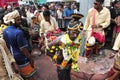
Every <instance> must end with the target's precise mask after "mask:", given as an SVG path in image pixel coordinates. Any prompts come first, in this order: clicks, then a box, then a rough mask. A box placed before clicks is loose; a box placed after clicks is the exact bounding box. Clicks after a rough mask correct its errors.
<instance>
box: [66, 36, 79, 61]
mask: <svg viewBox="0 0 120 80" xmlns="http://www.w3.org/2000/svg"><path fill="white" fill-rule="evenodd" d="M65 38H66V44H65V48H66V49H67V51H68V55H70V57H71V58H72V59H73V60H74V61H76V60H77V57H78V55H79V53H80V46H81V36H80V35H78V37H77V38H76V39H75V40H74V41H72V40H71V39H70V38H69V35H68V34H66V35H65Z"/></svg>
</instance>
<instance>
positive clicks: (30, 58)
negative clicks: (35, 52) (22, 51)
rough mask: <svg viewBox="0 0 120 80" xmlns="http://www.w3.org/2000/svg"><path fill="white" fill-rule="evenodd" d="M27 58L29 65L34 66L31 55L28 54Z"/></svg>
mask: <svg viewBox="0 0 120 80" xmlns="http://www.w3.org/2000/svg"><path fill="white" fill-rule="evenodd" d="M28 59H29V61H30V64H31V66H32V67H33V68H34V59H33V58H32V56H29V57H28Z"/></svg>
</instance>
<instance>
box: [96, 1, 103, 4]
mask: <svg viewBox="0 0 120 80" xmlns="http://www.w3.org/2000/svg"><path fill="white" fill-rule="evenodd" d="M96 1H97V2H100V3H102V4H103V3H104V0H96Z"/></svg>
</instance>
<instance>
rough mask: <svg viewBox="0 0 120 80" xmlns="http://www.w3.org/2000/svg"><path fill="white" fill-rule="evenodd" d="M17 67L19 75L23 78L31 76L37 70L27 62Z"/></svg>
mask: <svg viewBox="0 0 120 80" xmlns="http://www.w3.org/2000/svg"><path fill="white" fill-rule="evenodd" d="M19 67H20V73H21V75H22V76H23V77H25V78H28V77H31V76H33V75H34V74H35V73H36V71H37V70H36V69H34V68H33V67H32V66H31V65H30V63H29V62H28V63H26V64H23V65H19Z"/></svg>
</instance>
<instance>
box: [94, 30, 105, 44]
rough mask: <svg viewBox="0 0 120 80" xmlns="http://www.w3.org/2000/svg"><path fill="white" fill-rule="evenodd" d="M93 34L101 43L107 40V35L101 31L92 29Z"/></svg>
mask: <svg viewBox="0 0 120 80" xmlns="http://www.w3.org/2000/svg"><path fill="white" fill-rule="evenodd" d="M92 36H94V37H95V39H96V40H98V41H99V42H100V43H104V42H105V35H103V34H102V33H100V32H94V31H92Z"/></svg>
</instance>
